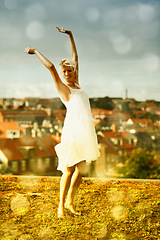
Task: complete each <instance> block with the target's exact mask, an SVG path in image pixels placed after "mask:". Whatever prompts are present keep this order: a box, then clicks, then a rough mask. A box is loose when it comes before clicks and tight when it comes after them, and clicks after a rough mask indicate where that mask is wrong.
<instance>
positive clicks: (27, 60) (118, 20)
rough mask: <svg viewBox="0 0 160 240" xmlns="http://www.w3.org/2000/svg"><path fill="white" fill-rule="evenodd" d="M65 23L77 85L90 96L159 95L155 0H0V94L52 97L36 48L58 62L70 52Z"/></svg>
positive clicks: (159, 21) (159, 27) (159, 7)
mask: <svg viewBox="0 0 160 240" xmlns="http://www.w3.org/2000/svg"><path fill="white" fill-rule="evenodd" d="M56 26H58V27H64V28H66V29H71V30H72V32H73V34H74V37H75V41H76V45H77V49H78V54H79V64H80V84H81V86H82V87H83V88H84V90H85V91H86V93H87V94H88V96H89V97H104V96H109V97H122V98H125V90H126V89H128V96H129V97H131V98H135V99H137V100H146V99H156V100H158V101H160V84H159V82H160V0H0V97H16V98H23V97H28V96H30V97H31V96H32V97H33V96H34V97H42V98H50V97H51V98H52V97H57V96H58V94H57V91H56V90H55V87H54V83H53V80H52V77H51V76H50V73H49V72H48V70H47V69H46V68H45V67H44V66H43V65H42V64H41V63H40V61H39V59H37V58H36V56H30V55H27V54H25V53H24V49H25V48H26V47H27V46H31V47H35V48H37V49H38V50H39V51H40V52H41V53H43V54H44V55H45V56H46V57H48V58H49V59H50V60H51V61H52V62H53V63H54V64H55V66H56V67H58V64H59V62H60V60H61V59H62V58H69V57H70V48H69V41H68V36H67V35H64V34H61V33H59V32H58V31H57V30H56Z"/></svg>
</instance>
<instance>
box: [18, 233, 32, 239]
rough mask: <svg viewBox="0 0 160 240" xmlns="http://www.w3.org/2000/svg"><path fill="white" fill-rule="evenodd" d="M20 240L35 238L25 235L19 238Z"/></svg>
mask: <svg viewBox="0 0 160 240" xmlns="http://www.w3.org/2000/svg"><path fill="white" fill-rule="evenodd" d="M18 240H33V237H32V236H31V235H29V234H23V235H21V236H20V238H18Z"/></svg>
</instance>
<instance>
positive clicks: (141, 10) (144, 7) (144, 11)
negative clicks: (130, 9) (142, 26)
mask: <svg viewBox="0 0 160 240" xmlns="http://www.w3.org/2000/svg"><path fill="white" fill-rule="evenodd" d="M138 15H139V18H140V20H141V21H142V22H150V21H152V20H153V18H154V16H155V9H154V7H153V6H151V5H149V4H138Z"/></svg>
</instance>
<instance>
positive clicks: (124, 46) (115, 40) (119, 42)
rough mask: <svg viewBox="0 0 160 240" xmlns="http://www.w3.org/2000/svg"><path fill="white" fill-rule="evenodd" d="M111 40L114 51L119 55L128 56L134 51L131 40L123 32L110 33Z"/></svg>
mask: <svg viewBox="0 0 160 240" xmlns="http://www.w3.org/2000/svg"><path fill="white" fill-rule="evenodd" d="M110 40H111V43H112V45H113V48H114V50H115V51H116V52H117V53H119V54H127V53H128V52H130V51H131V49H132V42H131V40H130V39H129V38H128V37H127V36H125V35H123V34H122V33H121V32H118V31H117V32H115V31H112V32H110Z"/></svg>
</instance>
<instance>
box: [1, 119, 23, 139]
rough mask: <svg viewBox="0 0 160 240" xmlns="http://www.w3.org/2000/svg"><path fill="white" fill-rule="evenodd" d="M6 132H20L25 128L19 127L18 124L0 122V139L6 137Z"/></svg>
mask: <svg viewBox="0 0 160 240" xmlns="http://www.w3.org/2000/svg"><path fill="white" fill-rule="evenodd" d="M7 130H20V131H24V130H25V128H23V127H19V126H18V122H14V121H11V122H0V138H5V137H6V132H7Z"/></svg>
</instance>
